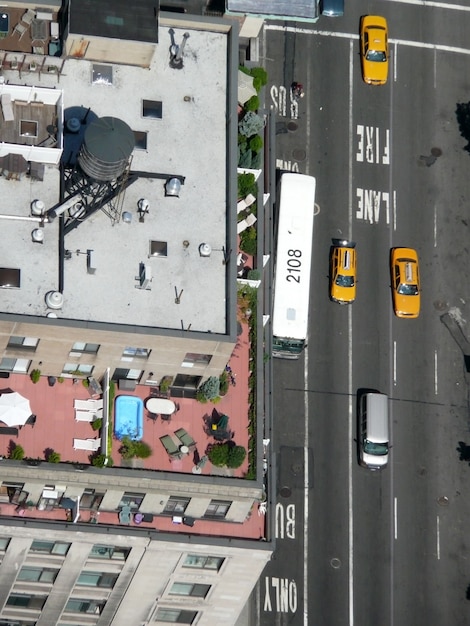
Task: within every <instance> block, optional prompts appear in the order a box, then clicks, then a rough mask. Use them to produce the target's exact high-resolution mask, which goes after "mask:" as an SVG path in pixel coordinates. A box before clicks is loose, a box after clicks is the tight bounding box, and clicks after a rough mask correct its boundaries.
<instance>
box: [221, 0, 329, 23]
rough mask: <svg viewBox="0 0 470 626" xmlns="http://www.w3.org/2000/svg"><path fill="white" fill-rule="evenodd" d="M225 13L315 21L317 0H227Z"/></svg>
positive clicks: (316, 17)
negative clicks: (262, 0) (261, 0)
mask: <svg viewBox="0 0 470 626" xmlns="http://www.w3.org/2000/svg"><path fill="white" fill-rule="evenodd" d="M227 12H228V13H229V14H230V13H241V14H245V15H263V16H265V17H271V18H276V17H279V18H285V19H293V20H295V19H299V20H307V21H316V19H318V0H264V2H260V0H227Z"/></svg>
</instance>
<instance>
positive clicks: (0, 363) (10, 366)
mask: <svg viewBox="0 0 470 626" xmlns="http://www.w3.org/2000/svg"><path fill="white" fill-rule="evenodd" d="M30 365H31V361H30V360H29V359H8V358H4V359H1V360H0V371H2V372H20V373H22V374H26V373H27V371H28V369H29V367H30Z"/></svg>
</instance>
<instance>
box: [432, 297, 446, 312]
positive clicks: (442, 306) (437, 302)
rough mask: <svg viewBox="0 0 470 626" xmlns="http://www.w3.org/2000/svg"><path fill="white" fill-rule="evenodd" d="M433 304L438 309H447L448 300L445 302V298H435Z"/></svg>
mask: <svg viewBox="0 0 470 626" xmlns="http://www.w3.org/2000/svg"><path fill="white" fill-rule="evenodd" d="M433 304H434V308H435V309H436V311H445V310H446V309H447V302H444V300H435V301H434V303H433Z"/></svg>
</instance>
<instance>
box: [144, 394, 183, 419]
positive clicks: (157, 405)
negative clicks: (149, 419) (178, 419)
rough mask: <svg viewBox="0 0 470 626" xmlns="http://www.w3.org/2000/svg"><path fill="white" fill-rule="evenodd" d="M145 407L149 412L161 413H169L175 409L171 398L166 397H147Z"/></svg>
mask: <svg viewBox="0 0 470 626" xmlns="http://www.w3.org/2000/svg"><path fill="white" fill-rule="evenodd" d="M145 408H146V409H147V411H148V412H149V413H163V414H164V415H171V414H172V413H174V412H175V411H176V405H175V403H174V402H173V400H167V399H166V398H155V397H151V398H148V399H147V400H146V402H145Z"/></svg>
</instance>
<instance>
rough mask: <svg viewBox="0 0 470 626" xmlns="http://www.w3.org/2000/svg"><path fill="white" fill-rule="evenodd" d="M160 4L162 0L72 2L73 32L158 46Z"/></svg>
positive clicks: (71, 20) (81, 0) (76, 0)
mask: <svg viewBox="0 0 470 626" xmlns="http://www.w3.org/2000/svg"><path fill="white" fill-rule="evenodd" d="M159 4H160V0H132V2H129V0H99V2H97V1H96V0H71V2H70V16H69V17H70V32H71V33H76V34H81V35H91V36H95V37H109V38H111V39H122V40H124V41H125V40H129V41H147V42H149V43H157V42H158V12H159ZM124 41H123V45H125V44H124Z"/></svg>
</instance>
